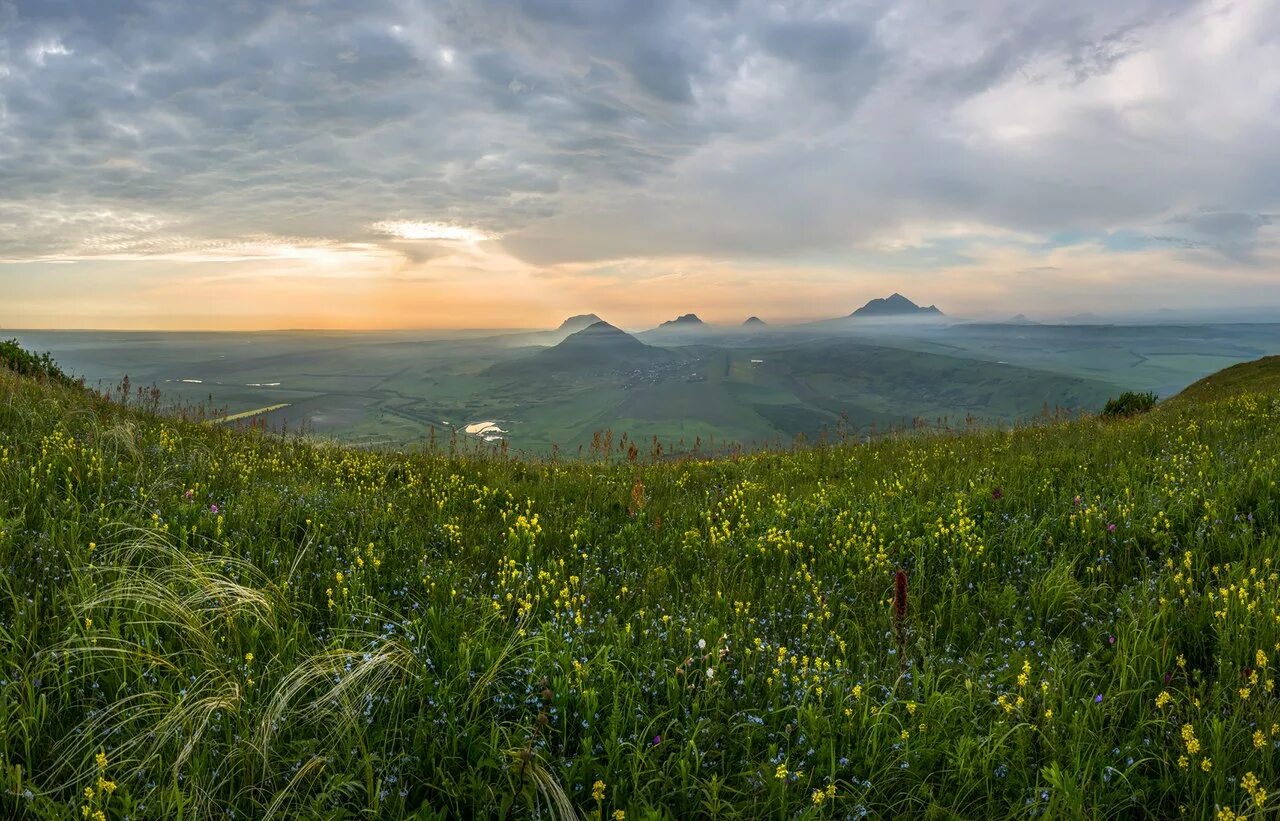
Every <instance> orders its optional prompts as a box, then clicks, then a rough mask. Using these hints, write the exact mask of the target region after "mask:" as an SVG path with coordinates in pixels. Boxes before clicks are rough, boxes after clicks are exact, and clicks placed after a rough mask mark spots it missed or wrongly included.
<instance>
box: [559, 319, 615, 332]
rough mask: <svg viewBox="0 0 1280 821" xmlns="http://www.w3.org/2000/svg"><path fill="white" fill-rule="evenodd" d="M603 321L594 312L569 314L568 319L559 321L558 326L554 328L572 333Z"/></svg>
mask: <svg viewBox="0 0 1280 821" xmlns="http://www.w3.org/2000/svg"><path fill="white" fill-rule="evenodd" d="M603 321H604V320H602V319H600V317H598V316H596V315H595V314H578V315H577V316H571V317H569V318H568V319H566V320H565V321H564V322H561V323H560V327H559V328H557V329H556V330H557V331H560V332H561V333H571V334H572V333H577V332H578V331H581V330H582V329H583V328H587V327H590V326H591V325H594V324H596V323H597V322H603Z"/></svg>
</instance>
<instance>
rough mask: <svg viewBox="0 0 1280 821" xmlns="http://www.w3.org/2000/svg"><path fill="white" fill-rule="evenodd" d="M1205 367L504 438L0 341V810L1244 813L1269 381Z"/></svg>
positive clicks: (1263, 545)
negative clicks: (1141, 399) (909, 404)
mask: <svg viewBox="0 0 1280 821" xmlns="http://www.w3.org/2000/svg"><path fill="white" fill-rule="evenodd" d="M1268 373H1270V371H1268ZM1214 384H1215V385H1225V386H1226V387H1217V388H1214V389H1212V390H1210V389H1208V388H1206V389H1204V390H1202V392H1201V395H1199V396H1198V397H1197V398H1196V400H1195V401H1179V402H1173V403H1169V404H1167V405H1164V406H1160V407H1157V408H1156V409H1155V410H1154V411H1153V412H1151V413H1148V414H1144V415H1141V416H1137V417H1133V418H1126V419H1118V420H1113V421H1104V420H1097V419H1084V420H1075V421H1068V422H1060V423H1052V424H1045V425H1042V426H1038V427H1029V428H1025V429H1020V430H1016V431H986V432H982V431H978V432H966V433H954V434H953V433H947V432H934V433H931V434H930V435H927V436H901V437H897V438H892V439H887V440H884V441H879V442H875V443H872V444H835V445H829V446H825V447H819V448H813V449H809V450H797V451H793V452H765V453H758V454H751V455H748V454H737V455H734V456H732V457H727V458H720V459H689V460H684V461H679V462H666V463H663V462H655V463H644V461H643V460H639V459H636V460H634V461H633V460H629V459H626V458H625V457H624V458H622V459H619V460H613V459H610V458H607V456H606V455H605V454H597V456H596V458H594V459H592V460H590V461H582V462H573V461H569V462H566V461H565V460H563V459H559V460H555V461H544V462H538V461H528V460H518V459H513V458H509V457H507V456H505V455H503V454H500V453H499V454H490V455H481V454H463V453H460V452H456V451H455V452H453V453H438V454H432V453H426V454H389V453H376V452H367V451H357V450H350V449H343V448H338V447H333V446H329V445H324V444H318V443H312V442H309V441H306V440H301V439H296V438H295V439H286V438H282V437H277V436H272V435H268V434H264V433H262V432H259V431H235V430H230V429H227V428H226V427H223V426H208V425H198V424H189V423H186V422H182V421H179V420H176V419H172V418H166V417H163V416H159V415H156V414H155V413H148V412H145V411H143V410H139V409H137V408H127V407H121V406H120V405H119V404H118V403H113V402H111V401H107V400H106V399H104V398H102V397H101V396H98V395H97V394H95V393H93V392H85V391H83V390H80V389H78V388H75V387H72V386H63V385H61V384H55V383H50V381H49V380H45V381H44V383H41V382H37V381H35V380H32V379H29V378H24V377H19V376H17V375H14V374H11V373H9V372H7V371H0V661H2V662H3V670H2V672H0V719H2V721H0V727H3V728H4V735H3V741H2V742H0V756H2V762H0V763H2V764H3V767H0V812H2V813H3V814H5V815H10V816H15V817H47V818H67V817H72V816H75V817H98V814H99V813H100V814H101V817H102V818H107V817H111V818H117V817H118V818H123V817H131V818H177V817H184V818H205V817H215V816H216V817H251V818H258V817H272V818H292V817H299V818H311V817H405V816H413V817H423V818H431V817H439V818H453V817H500V818H508V817H509V818H525V817H543V818H552V817H554V818H597V817H603V818H615V817H620V816H616V815H615V813H622V814H623V815H624V816H625V817H628V818H642V817H672V818H685V817H694V816H717V817H740V818H769V817H773V818H794V817H812V818H827V817H835V818H849V817H860V816H874V817H897V816H906V817H917V816H921V817H951V816H962V817H973V816H983V815H985V816H992V817H1011V816H1019V817H1024V816H1046V817H1053V818H1058V817H1080V816H1099V817H1100V816H1126V815H1140V814H1148V815H1155V816H1173V815H1179V814H1185V815H1187V816H1191V817H1204V816H1209V815H1213V814H1215V813H1218V812H1220V811H1222V812H1224V814H1225V811H1226V809H1227V808H1230V812H1231V813H1240V814H1246V815H1258V814H1263V813H1265V812H1266V811H1268V810H1269V809H1270V807H1271V805H1272V803H1274V802H1273V800H1272V799H1271V798H1270V797H1269V796H1268V794H1267V792H1268V791H1271V792H1274V791H1275V789H1276V788H1277V780H1278V779H1277V757H1276V749H1277V745H1278V744H1280V705H1277V696H1276V693H1275V685H1274V681H1275V672H1274V671H1275V667H1276V666H1277V665H1280V598H1278V595H1280V594H1278V592H1277V591H1280V576H1278V575H1277V573H1278V572H1280V571H1278V570H1277V568H1276V567H1275V564H1276V560H1277V548H1280V536H1278V535H1277V524H1278V521H1277V520H1278V516H1280V511H1278V508H1277V503H1278V502H1280V490H1278V489H1277V486H1276V482H1277V480H1278V479H1280V400H1277V399H1276V398H1275V396H1274V394H1272V393H1265V392H1264V393H1259V392H1253V391H1251V389H1250V385H1251V384H1254V383H1253V382H1251V381H1250V380H1249V379H1247V378H1243V377H1241V376H1240V375H1239V374H1236V375H1234V376H1232V378H1231V379H1229V380H1224V381H1220V382H1219V383H1214ZM1268 384H1269V383H1268ZM899 573H901V575H899Z"/></svg>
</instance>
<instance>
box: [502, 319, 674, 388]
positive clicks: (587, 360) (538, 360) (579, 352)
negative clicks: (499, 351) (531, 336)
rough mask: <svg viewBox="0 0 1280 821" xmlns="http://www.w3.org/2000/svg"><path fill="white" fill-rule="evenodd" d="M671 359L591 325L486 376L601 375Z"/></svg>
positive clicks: (659, 350) (669, 355)
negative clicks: (531, 374)
mask: <svg viewBox="0 0 1280 821" xmlns="http://www.w3.org/2000/svg"><path fill="white" fill-rule="evenodd" d="M673 358H675V357H674V355H673V354H672V352H671V351H668V350H665V349H663V348H655V347H653V346H652V345H646V344H644V343H643V342H641V341H640V340H638V339H636V338H635V337H634V336H632V335H631V334H629V333H627V332H626V331H624V330H621V329H619V328H615V327H614V326H613V325H610V324H609V323H608V322H605V321H603V320H600V321H598V322H593V323H592V324H590V325H588V326H587V327H585V328H583V329H582V330H580V331H575V332H574V333H571V334H569V335H568V336H567V337H565V338H564V340H563V341H562V342H560V344H558V345H553V346H551V347H550V348H544V349H542V350H540V351H538V352H537V353H535V354H534V355H533V356H530V357H525V358H521V359H517V360H514V361H511V362H500V363H498V364H496V365H494V366H493V367H491V368H489V370H488V373H492V374H503V375H523V374H526V373H537V372H559V371H575V372H581V373H601V372H604V371H614V370H631V369H634V368H637V367H643V366H645V365H650V364H655V363H658V362H668V361H671V360H672V359H673Z"/></svg>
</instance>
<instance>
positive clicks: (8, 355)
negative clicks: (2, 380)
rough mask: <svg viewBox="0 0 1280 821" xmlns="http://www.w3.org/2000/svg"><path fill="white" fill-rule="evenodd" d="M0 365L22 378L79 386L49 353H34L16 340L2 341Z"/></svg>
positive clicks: (0, 342)
mask: <svg viewBox="0 0 1280 821" xmlns="http://www.w3.org/2000/svg"><path fill="white" fill-rule="evenodd" d="M0 365H3V366H4V367H6V368H8V369H9V370H11V371H13V372H15V373H18V374H21V375H22V376H34V377H37V378H43V379H48V380H49V381H51V382H57V383H59V384H62V385H76V384H79V383H78V382H77V381H76V380H74V379H72V378H71V377H70V376H68V375H67V374H66V372H65V371H63V370H62V368H60V367H58V363H57V362H54V361H53V357H51V356H50V355H49V354H48V353H47V352H46V353H42V354H36V353H32V352H31V351H28V350H27V349H25V348H23V347H22V346H21V345H19V344H18V340H16V339H5V340H0Z"/></svg>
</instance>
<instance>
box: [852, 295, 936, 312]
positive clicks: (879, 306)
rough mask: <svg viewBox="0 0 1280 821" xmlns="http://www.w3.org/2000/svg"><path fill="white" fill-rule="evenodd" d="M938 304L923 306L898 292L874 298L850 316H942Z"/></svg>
mask: <svg viewBox="0 0 1280 821" xmlns="http://www.w3.org/2000/svg"><path fill="white" fill-rule="evenodd" d="M942 315H943V314H942V311H939V310H938V307H937V306H936V305H927V306H925V307H921V306H919V305H917V304H915V303H914V302H912V301H911V300H909V299H907V298H906V297H905V296H903V295H902V294H900V293H898V292H896V291H895V292H894V293H892V294H890V295H889V296H887V297H884V298H882V299H873V300H871V301H870V302H868V303H867V304H866V305H863V306H862V307H861V308H859V309H858V310H856V311H854V312H853V313H851V314H849V316H871V317H875V316H942Z"/></svg>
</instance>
